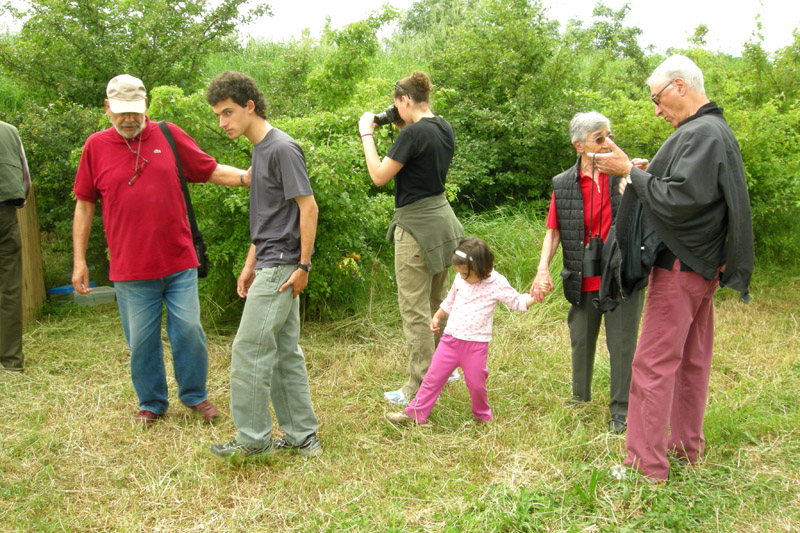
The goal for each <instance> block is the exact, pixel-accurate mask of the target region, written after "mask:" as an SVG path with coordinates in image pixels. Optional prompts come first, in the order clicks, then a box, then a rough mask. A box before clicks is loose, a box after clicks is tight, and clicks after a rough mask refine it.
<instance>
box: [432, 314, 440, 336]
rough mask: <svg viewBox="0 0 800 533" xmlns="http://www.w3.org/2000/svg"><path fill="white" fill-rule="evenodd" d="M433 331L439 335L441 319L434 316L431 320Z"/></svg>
mask: <svg viewBox="0 0 800 533" xmlns="http://www.w3.org/2000/svg"><path fill="white" fill-rule="evenodd" d="M431 331H432V332H434V333H439V317H438V316H434V317H433V318H431Z"/></svg>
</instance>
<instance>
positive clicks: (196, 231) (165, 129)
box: [158, 120, 203, 240]
mask: <svg viewBox="0 0 800 533" xmlns="http://www.w3.org/2000/svg"><path fill="white" fill-rule="evenodd" d="M158 127H159V128H161V133H163V134H164V137H166V139H167V142H168V143H169V147H170V148H172V153H173V154H174V155H175V164H176V165H177V166H178V176H180V178H181V189H183V200H184V201H185V202H186V213H187V214H188V215H189V226H191V228H192V240H197V239H198V238H199V239H202V238H203V234H202V233H200V228H198V227H197V221H196V220H195V218H194V207H192V198H191V197H190V196H189V187H187V186H186V178H185V177H184V176H183V166H182V165H181V160H180V158H179V157H178V147H177V146H175V138H174V137H173V136H172V131H171V130H170V129H169V126H168V125H167V121H166V120H159V121H158Z"/></svg>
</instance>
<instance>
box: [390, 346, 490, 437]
mask: <svg viewBox="0 0 800 533" xmlns="http://www.w3.org/2000/svg"><path fill="white" fill-rule="evenodd" d="M488 353H489V343H488V342H473V341H462V340H460V339H456V338H453V337H451V336H450V335H442V338H441V340H440V341H439V345H438V346H437V347H436V351H435V352H434V354H433V360H432V361H431V366H430V367H429V368H428V373H427V374H425V379H423V380H422V385H420V387H419V391H417V395H416V396H415V397H414V399H413V400H411V403H409V404H408V407H406V408H405V410H404V412H405V414H407V415H408V416H410V417H411V418H413V419H414V420H416V421H417V423H418V424H424V423H425V422H426V421H427V420H428V415H430V414H431V409H433V405H434V404H435V403H436V399H437V398H439V394H441V392H442V389H443V388H444V385H445V383H447V378H449V377H450V374H452V373H453V370H455V369H456V368H457V367H459V366H460V367H461V370H462V371H463V372H464V383H466V384H467V388H468V389H469V396H470V398H471V399H472V412H473V414H474V415H475V418H477V419H478V420H483V421H484V422H485V421H487V420H491V419H492V409H491V408H490V407H489V395H488V393H487V391H486V378H488V377H489V368H488V367H487V366H486V356H487V355H488Z"/></svg>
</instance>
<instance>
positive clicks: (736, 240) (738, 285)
mask: <svg viewBox="0 0 800 533" xmlns="http://www.w3.org/2000/svg"><path fill="white" fill-rule="evenodd" d="M631 180H632V182H633V188H634V189H635V191H636V195H637V196H638V197H639V199H640V200H641V202H642V208H643V210H644V213H645V215H646V216H647V220H648V222H649V223H650V224H651V225H652V227H653V228H654V229H655V231H656V232H657V233H658V236H659V237H660V238H661V240H663V241H664V244H665V245H666V247H667V248H668V249H669V250H670V251H672V253H674V254H675V255H676V256H677V257H678V258H679V259H680V260H681V262H683V263H684V264H686V265H687V266H688V267H689V268H691V270H693V271H694V272H697V273H698V274H700V275H702V276H703V277H704V278H705V279H708V280H711V279H713V278H714V276H715V275H716V273H717V269H718V268H719V267H721V266H723V265H725V271H724V272H723V273H722V275H721V276H720V284H721V285H723V286H728V287H731V288H732V289H734V290H737V291H739V293H740V294H741V296H742V299H743V300H744V301H745V302H747V301H748V300H749V293H748V285H749V283H750V276H751V275H752V272H753V262H754V250H753V226H752V220H751V216H750V196H749V194H748V192H747V180H746V178H745V174H744V165H743V163H742V156H741V153H740V152H739V145H738V143H737V142H736V138H735V137H734V135H733V132H732V131H731V128H730V126H728V123H727V122H725V118H724V117H723V116H722V110H721V109H720V108H719V107H717V105H716V104H715V103H713V102H710V103H708V104H706V105H704V106H703V107H701V108H700V109H699V110H698V111H697V113H695V114H694V115H692V116H691V117H689V118H688V119H686V120H684V121H683V122H681V123H680V124H679V126H678V128H677V129H676V130H675V132H674V133H673V134H672V135H671V136H670V137H669V139H667V140H666V142H665V143H664V144H663V146H661V148H660V149H659V151H658V153H657V154H656V155H655V157H653V160H652V161H651V162H650V165H649V166H648V168H647V171H646V172H645V171H641V170H639V169H636V168H634V169H633V170H632V171H631Z"/></svg>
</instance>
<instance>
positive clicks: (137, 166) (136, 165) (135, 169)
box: [122, 136, 147, 185]
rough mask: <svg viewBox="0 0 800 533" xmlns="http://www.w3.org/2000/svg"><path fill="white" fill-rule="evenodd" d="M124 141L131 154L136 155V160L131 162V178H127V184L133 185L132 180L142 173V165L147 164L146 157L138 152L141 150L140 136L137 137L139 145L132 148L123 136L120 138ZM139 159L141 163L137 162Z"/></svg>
mask: <svg viewBox="0 0 800 533" xmlns="http://www.w3.org/2000/svg"><path fill="white" fill-rule="evenodd" d="M122 139H123V140H124V141H125V145H126V146H127V147H128V150H130V151H131V153H132V154H134V155H135V156H136V161H135V162H134V163H133V176H131V179H129V180H128V185H133V182H134V181H136V178H138V177H139V176H141V175H142V171H143V170H144V166H145V165H146V164H147V159H145V158H144V157H142V156H141V155H140V153H139V152H141V151H142V137H141V136H140V137H139V147H138V148H137V149H136V150H134V149H133V147H132V146H131V145H130V143H129V142H128V139H126V138H125V137H123V138H122ZM139 159H141V160H142V164H141V165H140V164H139Z"/></svg>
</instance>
